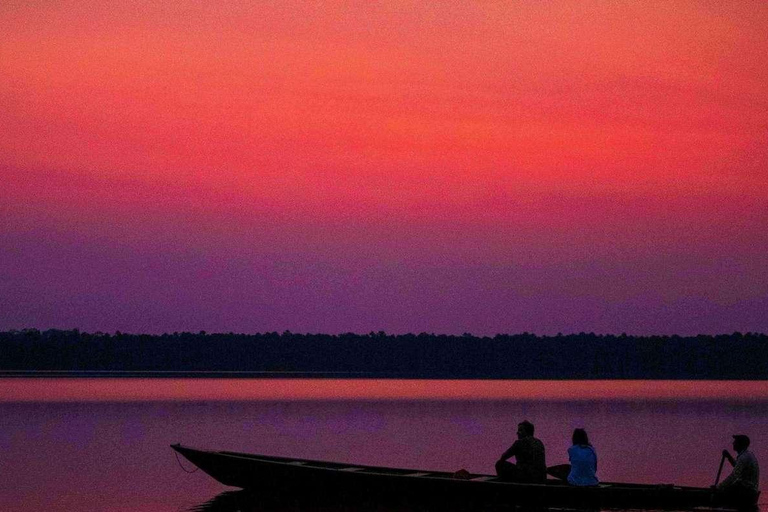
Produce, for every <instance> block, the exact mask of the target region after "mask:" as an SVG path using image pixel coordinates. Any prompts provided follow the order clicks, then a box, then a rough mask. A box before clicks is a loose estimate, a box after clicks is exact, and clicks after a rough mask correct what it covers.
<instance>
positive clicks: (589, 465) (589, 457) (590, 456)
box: [568, 428, 600, 486]
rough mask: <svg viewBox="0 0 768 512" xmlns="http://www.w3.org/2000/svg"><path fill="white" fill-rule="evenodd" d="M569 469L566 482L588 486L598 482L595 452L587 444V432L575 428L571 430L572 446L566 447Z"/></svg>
mask: <svg viewBox="0 0 768 512" xmlns="http://www.w3.org/2000/svg"><path fill="white" fill-rule="evenodd" d="M568 459H569V460H570V461H571V471H570V472H569V473H568V483H569V484H571V485H578V486H590V485H597V484H598V483H600V482H599V481H598V479H597V475H596V473H597V452H595V449H594V448H593V447H592V445H591V444H589V438H588V437H587V432H586V431H585V430H584V429H581V428H577V429H576V430H574V431H573V446H571V447H570V448H568Z"/></svg>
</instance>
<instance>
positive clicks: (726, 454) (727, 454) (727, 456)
mask: <svg viewBox="0 0 768 512" xmlns="http://www.w3.org/2000/svg"><path fill="white" fill-rule="evenodd" d="M723 457H725V460H727V461H728V463H729V464H730V465H731V467H734V466H736V460H735V459H734V458H733V455H731V452H729V451H728V450H723Z"/></svg>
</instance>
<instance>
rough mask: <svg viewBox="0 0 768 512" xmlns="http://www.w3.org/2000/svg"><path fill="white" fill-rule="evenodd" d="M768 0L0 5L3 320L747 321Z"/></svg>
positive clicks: (466, 328) (753, 299)
mask: <svg viewBox="0 0 768 512" xmlns="http://www.w3.org/2000/svg"><path fill="white" fill-rule="evenodd" d="M765 27H768V4H765V3H763V2H751V1H740V0H736V1H733V2H714V1H705V0H701V1H669V2H660V3H656V2H645V1H637V2H631V1H628V2H598V1H592V2H590V1H585V2H560V1H556V2H532V1H531V2H469V1H466V2H465V1H456V2H436V3H434V4H430V3H424V2H407V1H393V2H383V3H376V2H360V3H357V4H355V3H353V4H349V3H347V2H322V3H319V4H314V3H312V4H310V3H304V2H291V1H281V2H257V3H253V4H251V3H242V2H234V1H231V2H230V1H226V0H225V1H222V2H214V3H211V2H202V1H198V0H179V1H177V2H155V1H127V2H120V3H116V2H100V1H94V2H76V1H63V0H62V1H51V2H21V1H16V0H11V1H9V2H8V1H6V2H3V3H2V5H0V133H2V136H0V329H12V328H23V327H38V328H43V329H44V328H52V327H57V328H74V327H77V328H80V329H83V330H89V331H96V330H103V331H114V330H122V331H128V332H165V331H169V332H172V331H197V330H201V329H205V330H207V331H209V332H212V331H225V332H228V331H237V332H263V331H283V330H286V329H289V330H291V331H294V332H328V333H339V332H347V331H354V332H369V331H379V330H384V331H387V332H393V333H398V332H422V331H425V332H437V333H453V334H461V333H463V332H472V333H474V334H490V335H492V334H495V333H498V332H522V331H529V332H534V333H539V334H554V333H557V332H563V333H568V332H580V331H586V332H590V331H594V332H602V333H620V332H627V333H632V334H652V333H654V334H656V333H659V334H673V333H677V334H698V333H722V332H733V331H737V330H738V331H742V332H747V331H761V332H766V331H768V315H766V314H765V312H766V311H768V259H767V258H766V254H768V230H766V227H767V226H768V167H767V165H768V88H767V87H766V84H768V64H766V63H768V30H766V28H765Z"/></svg>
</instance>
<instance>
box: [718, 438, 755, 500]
mask: <svg viewBox="0 0 768 512" xmlns="http://www.w3.org/2000/svg"><path fill="white" fill-rule="evenodd" d="M748 448H749V437H747V436H745V435H743V434H737V435H734V436H733V449H734V451H735V452H736V453H737V454H738V455H737V457H736V458H735V459H734V458H733V455H731V454H730V453H729V452H728V450H723V457H724V458H725V459H726V460H727V461H728V462H729V463H730V464H731V466H733V472H732V473H731V474H730V475H728V478H726V479H725V480H723V481H722V482H720V485H718V486H717V490H718V492H720V493H722V494H728V495H731V496H732V497H733V498H734V499H736V500H746V501H747V502H751V500H752V499H753V498H754V496H755V495H756V494H757V492H758V482H759V481H760V468H759V466H758V465H757V458H756V457H755V455H754V454H753V453H752V452H751V451H750V450H748ZM720 467H721V468H722V465H721V466H720ZM718 476H719V473H718Z"/></svg>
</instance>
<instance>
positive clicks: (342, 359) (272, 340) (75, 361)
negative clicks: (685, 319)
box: [0, 329, 768, 379]
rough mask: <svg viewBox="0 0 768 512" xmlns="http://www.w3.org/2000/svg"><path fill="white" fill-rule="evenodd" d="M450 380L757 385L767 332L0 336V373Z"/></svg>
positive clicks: (767, 353) (767, 359) (764, 372)
mask: <svg viewBox="0 0 768 512" xmlns="http://www.w3.org/2000/svg"><path fill="white" fill-rule="evenodd" d="M19 370H21V371H41V370H68V371H126V372H139V371H180V372H197V371H207V372H276V373H275V374H274V376H276V377H279V376H285V374H284V375H281V374H280V373H279V372H291V373H290V374H287V375H289V376H295V373H306V374H313V375H314V376H320V377H322V376H333V377H343V376H345V374H348V376H353V377H354V376H357V377H359V376H370V377H379V378H454V379H474V378H482V379H766V378H768V336H766V335H765V334H755V333H746V334H741V333H738V332H737V333H733V334H727V335H718V336H708V335H700V336H694V337H680V336H642V337H641V336H627V335H624V334H622V335H618V336H614V335H597V334H593V333H579V334H570V335H557V336H536V335H534V334H529V333H523V334H515V335H506V334H499V335H496V336H493V337H476V336H472V335H470V334H464V335H462V336H446V335H435V334H426V333H422V334H404V335H388V334H385V333H383V332H378V333H370V334H362V335H361V334H352V333H349V334H339V335H328V334H294V333H291V332H288V331H286V332H284V333H282V334H280V333H277V332H267V333H263V334H235V333H228V334H225V333H220V334H206V333H205V332H204V331H203V332H200V333H189V332H181V333H173V334H163V335H146V334H122V333H120V332H116V333H114V334H109V333H101V332H97V333H93V334H89V333H85V332H80V331H78V330H70V331H63V330H48V331H44V332H41V331H38V330H37V329H24V330H21V331H9V332H2V333H0V371H5V372H8V371H19Z"/></svg>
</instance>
